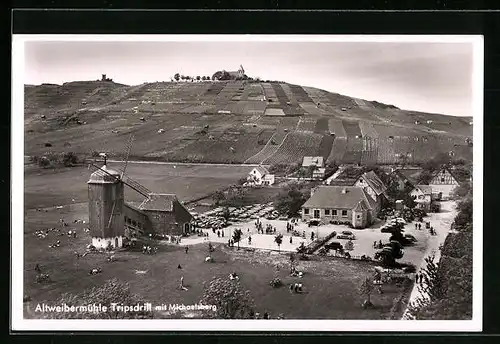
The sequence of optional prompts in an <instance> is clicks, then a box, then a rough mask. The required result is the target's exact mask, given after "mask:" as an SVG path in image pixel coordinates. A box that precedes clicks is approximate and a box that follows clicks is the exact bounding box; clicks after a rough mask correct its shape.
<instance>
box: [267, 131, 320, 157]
mask: <svg viewBox="0 0 500 344" xmlns="http://www.w3.org/2000/svg"><path fill="white" fill-rule="evenodd" d="M321 139H322V135H318V134H309V133H300V132H294V133H290V134H289V135H287V136H286V138H285V140H284V141H283V144H282V145H281V146H280V147H279V148H278V151H277V152H276V153H275V154H274V155H273V156H271V157H270V158H269V159H266V160H265V161H264V163H265V164H271V165H272V164H293V163H296V162H300V161H302V159H303V157H304V156H315V155H317V154H318V150H319V145H320V143H321Z"/></svg>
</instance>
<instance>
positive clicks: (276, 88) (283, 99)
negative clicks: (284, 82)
mask: <svg viewBox="0 0 500 344" xmlns="http://www.w3.org/2000/svg"><path fill="white" fill-rule="evenodd" d="M271 86H272V87H273V90H274V93H276V97H278V101H279V103H280V104H281V105H287V103H288V102H290V99H288V97H287V96H286V94H285V91H283V88H282V87H281V85H280V84H276V83H272V84H271Z"/></svg>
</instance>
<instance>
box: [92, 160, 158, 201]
mask: <svg viewBox="0 0 500 344" xmlns="http://www.w3.org/2000/svg"><path fill="white" fill-rule="evenodd" d="M91 166H92V167H94V168H95V169H96V170H98V171H100V172H101V173H103V174H102V175H104V174H106V175H108V176H111V177H113V178H114V179H115V180H117V181H121V182H123V184H125V185H127V186H128V187H130V188H131V189H133V190H135V191H137V192H138V193H140V194H141V195H143V196H144V197H149V195H150V194H151V193H152V192H151V191H150V190H149V189H148V188H147V187H145V186H143V185H141V184H140V183H139V182H137V181H135V180H133V179H132V178H130V177H129V176H127V175H124V176H123V178H120V177H118V176H116V175H113V174H111V173H109V172H108V171H106V170H103V169H102V168H101V167H99V166H97V165H95V164H91Z"/></svg>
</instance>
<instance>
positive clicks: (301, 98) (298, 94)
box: [289, 85, 314, 103]
mask: <svg viewBox="0 0 500 344" xmlns="http://www.w3.org/2000/svg"><path fill="white" fill-rule="evenodd" d="M289 88H290V90H291V91H292V94H293V96H294V98H295V99H297V101H298V102H311V103H314V101H313V100H312V99H311V98H310V97H309V95H308V94H307V92H306V91H304V89H303V88H302V87H300V86H297V85H289Z"/></svg>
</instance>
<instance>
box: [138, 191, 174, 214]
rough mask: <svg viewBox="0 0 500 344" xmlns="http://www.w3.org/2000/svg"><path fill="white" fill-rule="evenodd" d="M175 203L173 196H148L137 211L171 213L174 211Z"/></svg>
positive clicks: (152, 194)
mask: <svg viewBox="0 0 500 344" xmlns="http://www.w3.org/2000/svg"><path fill="white" fill-rule="evenodd" d="M175 201H177V196H175V195H174V194H156V193H151V194H149V196H148V198H146V199H145V200H144V201H143V202H142V203H141V205H140V206H139V209H141V210H159V211H172V210H173V209H174V205H173V204H174V202H175Z"/></svg>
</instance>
